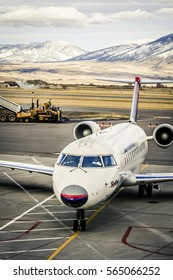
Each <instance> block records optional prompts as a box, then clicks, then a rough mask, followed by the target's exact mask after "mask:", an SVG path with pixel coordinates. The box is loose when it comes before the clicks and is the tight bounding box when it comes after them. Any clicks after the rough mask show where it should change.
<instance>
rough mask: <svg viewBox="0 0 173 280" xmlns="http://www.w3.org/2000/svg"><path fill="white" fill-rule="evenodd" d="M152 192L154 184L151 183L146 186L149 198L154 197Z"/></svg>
mask: <svg viewBox="0 0 173 280" xmlns="http://www.w3.org/2000/svg"><path fill="white" fill-rule="evenodd" d="M152 192H153V187H152V185H150V184H149V185H148V186H147V188H146V194H147V197H148V198H151V197H152Z"/></svg>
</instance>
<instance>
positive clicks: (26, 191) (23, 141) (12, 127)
mask: <svg viewBox="0 0 173 280" xmlns="http://www.w3.org/2000/svg"><path fill="white" fill-rule="evenodd" d="M171 114H172V112H171V111H163V112H159V111H154V112H147V111H143V112H141V117H140V118H139V123H138V124H139V125H140V126H141V127H142V128H143V129H144V130H145V131H146V133H147V135H151V134H152V132H153V129H154V126H155V125H156V123H157V124H159V123H171V124H172V119H173V116H172V115H171ZM99 122H100V121H99ZM117 122H119V121H117ZM113 123H116V122H115V121H113ZM75 125H76V121H73V120H71V121H70V122H67V123H61V124H52V123H0V158H1V160H9V161H18V162H25V163H34V164H36V163H37V164H44V165H48V166H52V165H53V164H54V162H55V161H56V158H57V156H58V154H59V152H60V151H61V150H62V149H63V148H64V147H65V146H66V145H67V144H68V143H70V142H71V141H73V140H74V138H73V134H72V132H73V128H74V126H75ZM172 159H173V146H171V147H169V148H167V149H161V148H159V147H158V146H157V145H156V144H155V143H154V141H150V143H149V153H148V156H147V158H146V161H145V163H144V164H143V165H142V166H141V172H144V173H146V172H173V160H172ZM160 187H161V192H159V191H157V190H154V191H153V197H152V198H150V199H149V198H146V197H143V198H138V188H137V187H136V186H134V187H129V188H122V189H120V190H119V191H118V192H117V193H116V194H115V196H114V197H112V198H111V199H109V200H108V201H106V202H104V203H102V204H100V205H97V206H95V207H93V208H91V209H89V210H87V211H86V217H87V231H86V232H80V231H79V232H76V233H74V232H73V230H72V223H73V220H74V218H75V210H69V208H67V207H65V206H62V205H60V204H59V202H58V201H57V199H56V197H55V196H54V193H53V189H52V184H51V177H50V176H44V175H40V174H34V173H32V174H30V173H28V172H23V171H19V170H18V171H17V170H11V169H5V168H1V169H0V259H3V260H6V259H10V260H47V259H59V260H77V259H80V260H86V259H87V260H92V259H93V260H100V259H104V260H105V259H106V260H109V259H111V260H112V259H113V260H126V259H127V260H134V259H135V260H143V259H146V260H148V259H152V260H155V259H166V260H172V259H173V213H172V203H173V182H170V183H162V184H160Z"/></svg>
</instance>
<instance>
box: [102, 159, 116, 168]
mask: <svg viewBox="0 0 173 280" xmlns="http://www.w3.org/2000/svg"><path fill="white" fill-rule="evenodd" d="M102 159H103V163H104V166H105V167H110V166H115V165H117V164H116V161H115V159H114V157H113V156H102Z"/></svg>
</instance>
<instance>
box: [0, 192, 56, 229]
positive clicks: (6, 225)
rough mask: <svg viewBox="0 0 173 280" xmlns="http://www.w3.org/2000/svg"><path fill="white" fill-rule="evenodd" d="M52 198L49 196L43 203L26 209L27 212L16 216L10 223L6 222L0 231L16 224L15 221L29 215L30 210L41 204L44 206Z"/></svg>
mask: <svg viewBox="0 0 173 280" xmlns="http://www.w3.org/2000/svg"><path fill="white" fill-rule="evenodd" d="M52 197H54V194H53V195H51V196H49V197H48V198H46V199H44V200H43V201H41V202H40V203H38V204H36V205H35V206H33V207H31V208H30V209H28V210H27V211H25V212H23V213H22V214H21V215H19V216H17V217H16V218H14V219H13V220H11V221H10V222H8V223H7V224H5V225H4V226H2V227H0V230H3V229H4V228H6V227H8V226H9V225H11V224H13V223H14V222H16V221H17V220H19V219H21V218H22V217H23V216H25V215H26V214H28V213H30V212H31V211H32V210H34V209H35V208H37V207H39V206H41V205H42V204H44V203H45V202H46V201H48V200H49V199H51V198H52Z"/></svg>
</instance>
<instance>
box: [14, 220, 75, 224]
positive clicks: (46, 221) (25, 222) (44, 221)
mask: <svg viewBox="0 0 173 280" xmlns="http://www.w3.org/2000/svg"><path fill="white" fill-rule="evenodd" d="M60 220H61V221H73V220H74V219H60ZM33 222H35V221H17V222H15V224H31V223H33ZM39 222H41V223H57V221H55V220H40V219H39Z"/></svg>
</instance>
